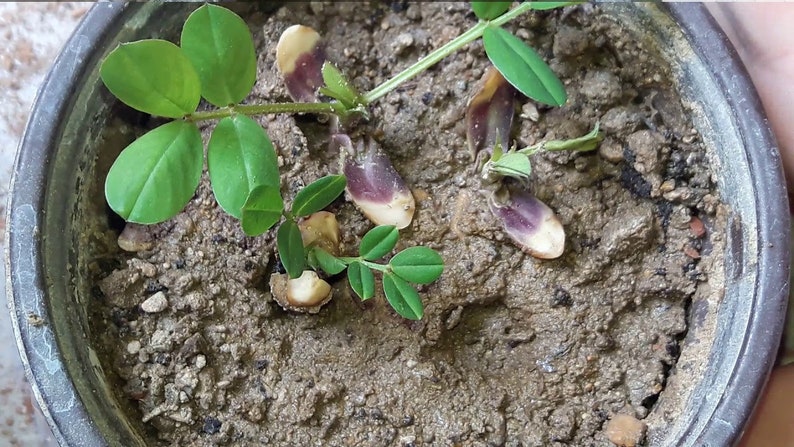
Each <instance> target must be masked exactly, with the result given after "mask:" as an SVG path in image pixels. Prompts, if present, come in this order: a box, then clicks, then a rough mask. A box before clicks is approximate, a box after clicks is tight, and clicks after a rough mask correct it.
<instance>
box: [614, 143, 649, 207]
mask: <svg viewBox="0 0 794 447" xmlns="http://www.w3.org/2000/svg"><path fill="white" fill-rule="evenodd" d="M623 158H624V159H625V160H626V161H625V163H624V164H623V167H622V168H621V169H620V183H621V184H622V185H623V187H624V188H626V189H628V190H629V191H630V192H631V193H632V194H633V195H635V196H637V197H642V198H647V197H650V196H651V184H650V183H648V181H647V180H645V177H643V176H642V174H640V173H639V172H637V170H636V169H634V166H633V164H634V161H635V157H634V153H632V152H631V151H630V150H629V149H628V147H625V148H623Z"/></svg>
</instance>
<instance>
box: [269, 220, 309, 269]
mask: <svg viewBox="0 0 794 447" xmlns="http://www.w3.org/2000/svg"><path fill="white" fill-rule="evenodd" d="M276 245H277V246H278V255H279V257H280V258H281V264H282V265H283V266H284V270H286V271H287V274H288V275H289V277H290V278H292V279H295V278H298V277H300V276H301V275H302V274H303V269H304V268H305V267H306V252H305V250H304V249H303V239H302V238H301V230H300V229H299V228H298V225H297V224H296V223H295V222H294V221H292V220H289V219H288V220H286V221H285V222H284V223H283V224H281V226H280V227H278V232H277V233H276Z"/></svg>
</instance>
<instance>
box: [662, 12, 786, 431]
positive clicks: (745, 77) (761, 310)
mask: <svg viewBox="0 0 794 447" xmlns="http://www.w3.org/2000/svg"><path fill="white" fill-rule="evenodd" d="M663 7H664V8H665V9H667V11H668V12H669V13H670V16H671V17H672V18H673V19H674V20H675V22H676V23H677V24H678V25H679V26H681V29H682V31H683V32H684V34H685V35H686V36H687V39H688V40H689V42H690V44H691V45H692V47H693V49H694V50H695V52H696V54H697V56H698V57H699V58H700V59H701V60H702V61H704V62H705V63H706V65H708V66H712V67H724V68H725V69H723V70H716V71H715V72H712V73H711V76H712V77H713V78H714V81H715V82H716V83H717V85H718V86H719V87H720V89H721V90H722V92H723V94H724V96H725V99H726V101H727V102H728V104H730V105H731V106H732V109H731V112H732V113H731V115H732V118H733V120H734V123H735V125H736V126H737V128H738V131H739V133H740V134H741V136H742V140H743V142H744V143H745V155H746V157H747V162H748V165H749V168H750V177H751V178H752V179H753V194H752V196H753V199H754V203H755V213H756V216H757V219H758V222H757V226H756V227H755V229H754V230H755V236H756V237H757V241H758V242H757V244H756V246H755V249H756V252H757V255H756V256H757V257H756V258H755V259H757V260H758V266H757V268H756V271H757V272H758V276H757V277H756V280H755V284H754V290H753V292H754V293H753V296H752V309H751V311H750V312H749V313H750V320H749V322H748V325H747V331H748V332H749V333H750V334H751V337H744V338H743V340H742V344H741V346H740V348H739V353H738V359H739V360H738V361H737V363H736V364H735V365H734V369H733V371H732V374H731V375H730V379H729V381H728V384H727V386H726V388H725V389H724V392H723V393H722V395H721V396H720V398H719V402H718V403H717V405H716V407H714V410H713V412H712V413H711V414H708V415H703V414H698V415H697V416H698V417H697V418H693V419H692V420H690V421H689V424H688V425H687V427H686V428H685V430H684V432H682V436H683V437H687V438H690V439H691V441H692V442H693V445H731V444H733V443H735V442H738V440H739V438H740V436H741V434H742V432H743V430H744V427H745V425H746V423H747V422H748V420H749V418H750V416H751V414H752V412H753V410H754V409H755V407H756V405H757V404H758V400H759V399H760V397H761V392H762V391H763V388H764V386H765V384H766V382H767V380H768V378H769V374H770V373H771V371H772V367H773V366H774V364H775V361H776V358H777V352H778V348H779V345H780V342H781V338H782V334H783V328H784V325H785V315H786V308H787V306H788V300H789V269H790V237H791V234H790V232H791V224H790V220H791V216H790V211H789V201H788V194H787V186H786V180H785V177H784V173H783V167H782V166H783V165H782V162H781V159H780V152H779V148H778V146H777V141H776V138H775V136H774V134H773V132H772V129H771V128H770V127H769V124H768V121H767V119H766V114H765V111H764V107H763V104H762V103H761V100H760V98H759V96H758V94H757V92H756V90H755V86H754V84H753V82H752V80H751V78H750V75H749V73H748V72H747V69H746V68H745V66H744V64H743V63H742V61H741V58H740V57H739V54H738V52H737V51H736V50H735V48H734V47H733V45H732V44H731V42H730V40H729V39H728V37H727V35H726V34H725V33H724V32H723V31H722V29H721V28H720V26H719V25H718V23H717V21H716V20H715V19H714V17H712V15H711V14H710V13H709V12H708V10H707V9H706V7H705V6H704V5H703V4H700V3H666V4H664V5H663ZM737 110H740V111H741V113H737V112H736V111H737ZM761 203H763V204H764V206H761ZM732 248H733V249H735V248H736V247H728V250H731V249H732ZM704 418H705V421H704Z"/></svg>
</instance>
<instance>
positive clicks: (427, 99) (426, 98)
mask: <svg viewBox="0 0 794 447" xmlns="http://www.w3.org/2000/svg"><path fill="white" fill-rule="evenodd" d="M431 102H433V92H424V93H422V104H424V105H426V106H429V105H430V103H431Z"/></svg>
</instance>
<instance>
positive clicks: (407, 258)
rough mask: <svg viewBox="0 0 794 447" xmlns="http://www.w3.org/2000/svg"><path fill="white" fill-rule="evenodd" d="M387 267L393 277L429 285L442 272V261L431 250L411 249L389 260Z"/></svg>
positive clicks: (423, 248) (422, 248) (424, 248)
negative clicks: (392, 273)
mask: <svg viewBox="0 0 794 447" xmlns="http://www.w3.org/2000/svg"><path fill="white" fill-rule="evenodd" d="M389 267H390V268H391V271H392V272H394V274H395V275H397V276H399V277H400V278H402V279H404V280H406V281H410V282H413V283H417V284H430V283H431V282H433V281H435V280H436V279H438V277H439V276H441V272H443V271H444V260H443V259H441V255H439V254H438V253H437V252H436V251H435V250H433V249H432V248H427V247H421V246H420V247H411V248H406V249H405V250H403V251H401V252H399V253H397V254H396V255H394V257H393V258H391V261H390V262H389Z"/></svg>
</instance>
